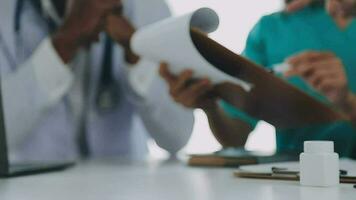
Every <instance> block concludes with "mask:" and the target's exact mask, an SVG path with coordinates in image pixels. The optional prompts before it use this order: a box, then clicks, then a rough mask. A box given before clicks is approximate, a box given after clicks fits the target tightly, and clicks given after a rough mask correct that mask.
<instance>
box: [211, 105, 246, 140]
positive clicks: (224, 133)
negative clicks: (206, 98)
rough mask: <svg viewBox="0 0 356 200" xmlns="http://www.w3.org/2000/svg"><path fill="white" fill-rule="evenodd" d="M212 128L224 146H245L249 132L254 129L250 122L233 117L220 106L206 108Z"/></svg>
mask: <svg viewBox="0 0 356 200" xmlns="http://www.w3.org/2000/svg"><path fill="white" fill-rule="evenodd" d="M204 111H205V113H206V114H207V116H208V120H209V125H210V128H211V130H212V132H213V134H214V136H215V138H216V139H217V140H218V141H219V143H220V144H221V145H222V146H223V147H243V146H244V145H245V143H246V141H247V138H248V135H249V133H250V132H251V131H252V130H253V127H251V126H250V125H249V124H247V123H245V122H243V121H242V120H239V119H232V118H230V117H229V116H227V115H226V114H225V112H224V111H223V110H222V109H221V108H220V107H219V106H218V105H216V106H213V107H210V108H206V109H204Z"/></svg>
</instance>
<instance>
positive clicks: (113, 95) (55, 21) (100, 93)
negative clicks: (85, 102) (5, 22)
mask: <svg viewBox="0 0 356 200" xmlns="http://www.w3.org/2000/svg"><path fill="white" fill-rule="evenodd" d="M26 1H29V2H30V3H32V6H33V7H34V8H35V10H36V11H37V12H38V13H41V14H43V12H44V10H45V11H46V12H45V17H46V23H47V25H48V27H49V30H50V31H51V30H55V27H57V26H58V25H59V24H60V17H58V15H57V14H56V12H55V10H54V7H53V6H52V3H51V2H50V1H49V0H40V1H41V2H40V1H39V0H17V2H16V7H15V14H14V27H13V30H14V33H15V37H16V39H15V40H16V47H17V49H21V50H22V49H23V48H24V47H22V48H19V46H21V44H22V41H23V39H22V37H21V34H20V33H21V17H22V13H23V9H24V5H25V2H26ZM0 48H1V49H2V51H3V53H4V56H5V57H6V59H7V62H8V64H9V65H10V66H11V68H13V69H16V66H17V65H18V62H17V61H16V59H15V58H14V57H13V56H12V55H11V52H10V48H8V46H7V45H6V43H5V40H4V38H3V37H2V35H1V31H0ZM113 51H114V43H113V41H112V40H111V39H110V38H109V37H108V36H106V37H105V48H104V51H103V61H102V70H101V75H100V78H99V84H98V88H97V93H96V95H95V96H96V99H95V104H96V107H97V111H99V112H100V113H104V112H109V111H111V110H113V109H114V108H116V107H117V106H118V105H119V103H120V100H121V95H120V94H121V92H120V85H119V83H118V81H117V80H115V78H114V77H113V67H112V66H113V56H112V54H113ZM17 53H18V52H17Z"/></svg>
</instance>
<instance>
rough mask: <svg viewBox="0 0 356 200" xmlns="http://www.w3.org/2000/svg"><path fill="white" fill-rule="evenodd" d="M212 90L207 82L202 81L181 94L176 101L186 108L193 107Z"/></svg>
mask: <svg viewBox="0 0 356 200" xmlns="http://www.w3.org/2000/svg"><path fill="white" fill-rule="evenodd" d="M212 89H213V86H212V85H211V83H210V81H209V80H202V81H199V82H197V83H195V84H193V85H191V86H190V87H189V88H187V89H185V90H184V91H183V92H181V94H180V95H179V97H178V98H177V100H178V101H179V102H182V103H183V104H184V105H186V106H194V105H196V104H197V102H198V101H200V100H201V99H202V98H204V96H206V94H207V93H208V92H209V91H212Z"/></svg>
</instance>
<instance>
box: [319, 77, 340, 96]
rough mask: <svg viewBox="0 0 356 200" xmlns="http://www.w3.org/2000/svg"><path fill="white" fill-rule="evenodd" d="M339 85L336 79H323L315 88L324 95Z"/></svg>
mask: <svg viewBox="0 0 356 200" xmlns="http://www.w3.org/2000/svg"><path fill="white" fill-rule="evenodd" d="M339 84H340V81H339V80H337V79H332V78H327V79H323V80H322V81H321V82H320V83H319V84H318V85H316V86H315V88H316V89H317V90H319V91H321V92H322V93H326V92H328V91H330V90H333V89H334V88H336V87H337V86H338V85H339Z"/></svg>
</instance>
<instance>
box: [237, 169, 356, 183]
mask: <svg viewBox="0 0 356 200" xmlns="http://www.w3.org/2000/svg"><path fill="white" fill-rule="evenodd" d="M234 176H235V177H239V178H248V179H262V180H283V181H299V179H300V177H299V172H298V171H288V170H287V171H280V172H275V171H273V170H271V172H254V171H247V170H238V171H235V172H234ZM340 183H344V184H356V176H347V175H340Z"/></svg>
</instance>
